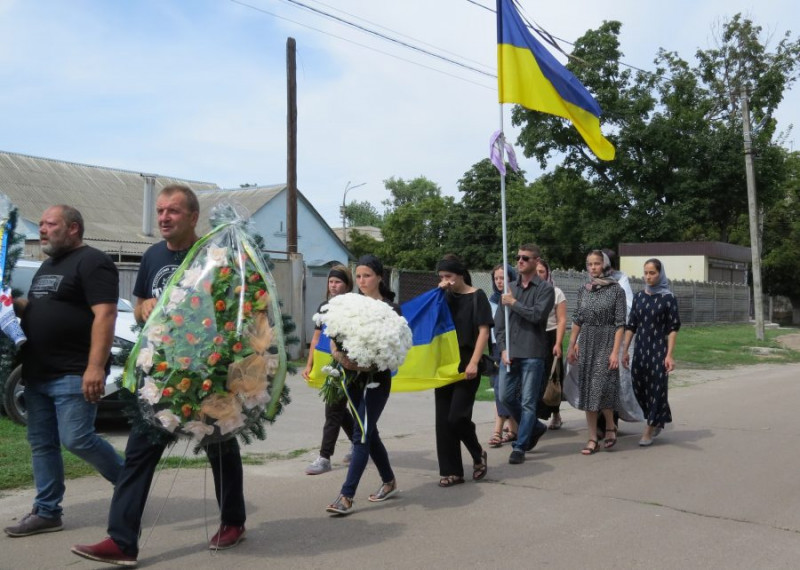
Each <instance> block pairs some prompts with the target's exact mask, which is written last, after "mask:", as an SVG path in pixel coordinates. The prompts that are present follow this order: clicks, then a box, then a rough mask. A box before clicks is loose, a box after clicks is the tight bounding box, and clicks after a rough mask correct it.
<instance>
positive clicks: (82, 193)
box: [0, 151, 219, 255]
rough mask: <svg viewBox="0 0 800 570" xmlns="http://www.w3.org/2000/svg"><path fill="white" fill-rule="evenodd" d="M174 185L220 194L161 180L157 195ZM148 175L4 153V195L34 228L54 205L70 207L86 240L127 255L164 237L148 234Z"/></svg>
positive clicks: (0, 186)
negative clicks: (145, 212)
mask: <svg viewBox="0 0 800 570" xmlns="http://www.w3.org/2000/svg"><path fill="white" fill-rule="evenodd" d="M169 184H186V185H187V186H189V187H191V188H192V189H193V190H195V191H198V192H201V191H204V190H218V189H219V187H218V186H217V185H216V184H213V183H211V182H199V181H195V180H184V179H180V178H174V177H171V176H161V175H159V176H157V177H156V185H155V192H156V193H158V191H159V190H160V189H161V188H163V187H164V186H167V185H169ZM143 188H144V178H142V173H140V172H135V171H131V170H121V169H117V168H106V167H103V166H91V165H88V164H79V163H75V162H67V161H63V160H54V159H51V158H40V157H35V156H29V155H25V154H16V153H11V152H2V151H0V194H2V195H5V196H6V197H7V198H8V200H9V201H10V202H11V203H12V204H13V205H14V206H16V208H17V210H18V212H19V215H20V217H21V218H23V219H26V220H28V222H30V223H32V224H33V225H34V226H37V225H38V222H39V219H40V217H41V215H42V212H44V211H45V210H46V209H47V208H48V207H50V206H52V205H54V204H68V205H70V206H73V207H75V208H77V209H78V210H79V211H80V212H81V214H83V217H84V221H85V226H86V227H85V231H84V241H85V242H86V243H88V244H89V245H92V246H94V247H97V248H99V249H102V250H104V251H108V252H112V251H119V252H120V253H123V254H133V255H136V254H141V253H142V252H144V250H145V249H147V248H148V247H149V246H150V244H152V243H154V242H156V241H158V240H159V239H161V238H160V237H159V236H158V233H157V232H154V234H155V235H153V236H144V235H142V204H143V201H144V191H143Z"/></svg>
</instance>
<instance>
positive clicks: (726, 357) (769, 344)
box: [475, 325, 800, 402]
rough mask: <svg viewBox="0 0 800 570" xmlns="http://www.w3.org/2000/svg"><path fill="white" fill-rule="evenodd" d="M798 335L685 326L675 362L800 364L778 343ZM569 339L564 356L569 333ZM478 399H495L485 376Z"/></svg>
mask: <svg viewBox="0 0 800 570" xmlns="http://www.w3.org/2000/svg"><path fill="white" fill-rule="evenodd" d="M798 333H800V329H797V328H780V329H767V330H766V331H764V340H763V341H758V340H756V333H755V327H753V325H709V326H702V327H689V326H685V327H683V328H682V329H681V330H680V332H678V338H677V341H676V343H675V361H676V365H677V367H678V368H706V369H715V368H731V367H732V366H742V365H747V364H762V363H771V364H780V363H789V362H800V351H796V350H787V349H785V348H783V346H782V345H781V344H780V343H779V342H778V341H777V340H776V338H777V337H779V336H783V335H786V334H798ZM566 337H567V338H565V339H564V345H563V350H564V354H566V352H567V343H568V342H569V334H567V335H566ZM754 349H758V350H754ZM761 351H764V352H761ZM475 399H476V400H479V401H483V402H489V401H492V400H494V392H493V391H492V385H491V383H490V382H489V379H488V378H487V377H485V376H484V377H483V378H481V384H480V386H479V387H478V393H477V394H476V396H475Z"/></svg>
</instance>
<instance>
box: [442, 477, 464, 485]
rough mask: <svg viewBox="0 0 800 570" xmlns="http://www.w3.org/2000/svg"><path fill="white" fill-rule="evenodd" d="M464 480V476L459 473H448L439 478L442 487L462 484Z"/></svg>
mask: <svg viewBox="0 0 800 570" xmlns="http://www.w3.org/2000/svg"><path fill="white" fill-rule="evenodd" d="M463 482H464V478H463V477H459V476H458V475H447V476H446V477H442V478H441V479H439V486H440V487H452V486H453V485H461V483H463Z"/></svg>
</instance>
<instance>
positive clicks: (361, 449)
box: [341, 370, 394, 499]
mask: <svg viewBox="0 0 800 570" xmlns="http://www.w3.org/2000/svg"><path fill="white" fill-rule="evenodd" d="M379 378H380V380H378V379H379ZM375 380H377V381H378V386H377V387H375V388H367V389H366V390H352V391H350V398H351V399H352V401H353V405H354V406H355V408H356V410H357V413H358V417H359V418H361V421H362V422H364V420H365V418H366V422H365V423H364V429H365V431H366V437H365V438H364V442H363V443H362V442H361V426H360V425H359V423H358V420H356V422H355V426H353V457H352V458H351V459H350V465H349V466H348V468H347V478H346V479H345V481H344V485H342V490H341V494H342V495H344V496H345V497H350V498H351V499H352V498H353V497H355V495H356V489H358V484H359V482H360V481H361V476H362V475H363V474H364V470H365V469H366V468H367V463H369V459H370V457H371V458H372V461H373V462H374V463H375V467H376V468H377V469H378V474H379V475H380V476H381V481H382V482H383V483H390V482H391V481H393V480H394V472H393V471H392V466H391V465H390V464H389V454H388V453H387V451H386V447H385V446H384V445H383V442H382V441H381V436H380V434H379V433H378V419H379V418H380V417H381V413H382V412H383V408H384V407H385V406H386V402H388V401H389V391H390V390H391V388H392V379H391V376H390V375H389V372H388V371H386V370H383V371H381V372H376V373H375Z"/></svg>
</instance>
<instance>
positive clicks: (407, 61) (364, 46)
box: [230, 0, 496, 90]
mask: <svg viewBox="0 0 800 570" xmlns="http://www.w3.org/2000/svg"><path fill="white" fill-rule="evenodd" d="M230 2H232V3H234V4H239V5H240V6H243V7H245V8H249V9H251V10H254V11H256V12H261V13H263V14H267V15H269V16H272V17H273V18H277V19H279V20H284V21H286V22H291V23H292V24H295V25H297V26H300V27H303V28H307V29H309V30H313V31H315V32H319V33H320V34H324V35H326V36H329V37H332V38H336V39H337V40H342V41H344V42H347V43H350V44H353V45H356V46H358V47H362V48H364V49H367V50H370V51H373V52H375V53H379V54H381V55H386V56H388V57H393V58H395V59H398V60H400V61H405V62H406V63H410V64H412V65H416V66H418V67H422V68H424V69H429V70H431V71H435V72H436V73H441V74H442V75H447V76H448V77H452V78H454V79H459V80H461V81H465V82H467V83H471V84H473V85H477V86H478V87H482V88H483V89H488V90H494V89H496V87H494V86H488V85H484V84H482V83H478V82H477V81H472V80H471V79H467V78H466V77H462V76H460V75H455V74H453V73H448V72H447V71H444V70H443V69H439V68H436V67H431V66H429V65H425V64H424V63H420V62H418V61H414V60H411V59H407V58H405V57H401V56H399V55H397V54H393V53H389V52H386V51H383V50H380V49H377V48H374V47H372V46H368V45H366V44H362V43H360V42H357V41H355V40H351V39H350V38H345V37H343V36H339V35H336V34H333V33H331V32H328V31H325V30H322V29H320V28H316V27H314V26H311V25H309V24H304V23H303V22H298V21H297V20H293V19H291V18H287V17H285V16H281V15H280V14H276V13H275V12H270V11H269V10H266V9H264V8H259V7H258V6H253V5H252V4H248V3H246V2H242V1H241V0H230ZM494 77H495V78H496V76H494Z"/></svg>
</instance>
